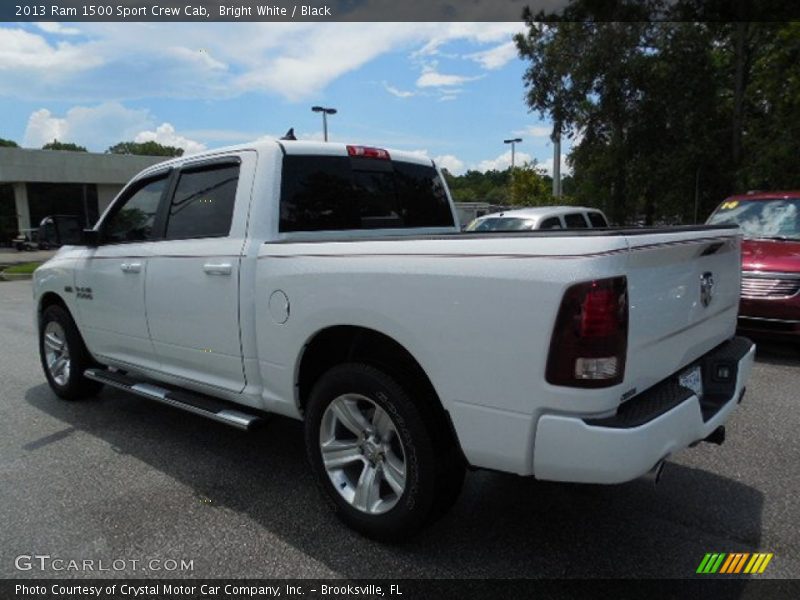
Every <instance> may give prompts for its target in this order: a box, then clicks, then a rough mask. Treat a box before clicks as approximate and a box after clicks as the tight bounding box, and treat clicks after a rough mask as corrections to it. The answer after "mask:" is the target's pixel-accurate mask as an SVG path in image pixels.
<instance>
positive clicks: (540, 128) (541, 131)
mask: <svg viewBox="0 0 800 600" xmlns="http://www.w3.org/2000/svg"><path fill="white" fill-rule="evenodd" d="M513 133H514V135H519V136H528V137H534V138H541V137H544V138H548V139H549V138H550V134H551V133H553V126H552V125H549V126H548V125H528V126H527V127H525V128H524V129H517V130H515V131H514V132H513Z"/></svg>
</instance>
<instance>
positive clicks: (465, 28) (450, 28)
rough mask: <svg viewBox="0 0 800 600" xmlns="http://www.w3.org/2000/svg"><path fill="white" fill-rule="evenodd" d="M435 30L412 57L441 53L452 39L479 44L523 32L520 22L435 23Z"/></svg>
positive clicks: (506, 38) (497, 40)
mask: <svg viewBox="0 0 800 600" xmlns="http://www.w3.org/2000/svg"><path fill="white" fill-rule="evenodd" d="M433 25H436V30H435V31H434V32H432V35H431V37H430V39H429V40H428V41H427V42H426V43H425V44H424V45H423V46H422V47H421V48H419V49H418V50H416V51H415V52H413V53H412V55H411V56H412V58H424V57H430V56H436V55H440V54H441V48H442V46H444V45H445V44H447V43H448V42H451V41H453V40H461V39H463V40H468V41H470V42H474V43H479V44H491V43H497V42H500V41H502V40H508V39H510V38H511V36H513V35H514V34H515V33H521V32H524V30H525V28H524V27H523V26H522V25H521V24H520V23H486V22H482V23H460V22H459V23H435V24H433Z"/></svg>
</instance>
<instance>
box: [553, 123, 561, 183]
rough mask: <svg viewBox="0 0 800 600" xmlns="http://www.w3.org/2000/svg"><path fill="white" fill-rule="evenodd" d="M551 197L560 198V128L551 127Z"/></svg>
mask: <svg viewBox="0 0 800 600" xmlns="http://www.w3.org/2000/svg"><path fill="white" fill-rule="evenodd" d="M553 196H555V197H556V198H560V197H561V127H560V126H559V125H553Z"/></svg>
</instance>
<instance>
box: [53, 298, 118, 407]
mask: <svg viewBox="0 0 800 600" xmlns="http://www.w3.org/2000/svg"><path fill="white" fill-rule="evenodd" d="M39 356H40V358H41V361H42V368H43V369H44V374H45V376H46V377H47V382H48V383H49V384H50V388H51V389H52V390H53V391H54V392H55V393H56V395H57V396H58V397H59V398H63V399H64V400H76V399H78V398H83V397H86V396H93V395H95V394H97V393H98V392H99V391H100V390H101V389H102V387H103V385H102V384H101V383H98V382H96V381H92V380H90V379H87V378H86V377H84V376H83V372H84V371H85V370H86V369H88V368H89V367H91V366H93V361H92V357H91V355H90V354H89V351H88V350H87V349H86V346H85V345H84V343H83V339H81V334H80V332H79V331H78V327H77V326H76V325H75V321H74V320H73V319H72V316H71V315H70V314H69V311H67V310H66V309H65V308H63V307H61V306H58V305H53V306H49V307H48V308H46V309H45V310H44V312H43V313H42V320H41V322H40V324H39Z"/></svg>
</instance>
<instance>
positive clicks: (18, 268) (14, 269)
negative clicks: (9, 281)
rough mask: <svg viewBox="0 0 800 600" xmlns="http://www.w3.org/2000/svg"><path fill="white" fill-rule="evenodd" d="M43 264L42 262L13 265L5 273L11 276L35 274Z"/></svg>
mask: <svg viewBox="0 0 800 600" xmlns="http://www.w3.org/2000/svg"><path fill="white" fill-rule="evenodd" d="M41 264H42V263H40V262H29V263H22V264H19V265H12V266H10V267H8V268H7V269H6V270H5V271H3V272H4V273H8V274H9V275H20V274H28V273H33V272H34V271H35V270H36V269H37V268H38V267H39V265H41Z"/></svg>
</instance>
